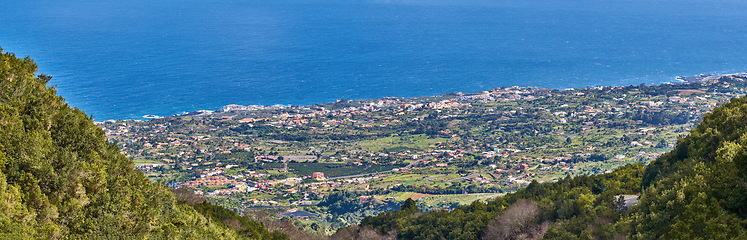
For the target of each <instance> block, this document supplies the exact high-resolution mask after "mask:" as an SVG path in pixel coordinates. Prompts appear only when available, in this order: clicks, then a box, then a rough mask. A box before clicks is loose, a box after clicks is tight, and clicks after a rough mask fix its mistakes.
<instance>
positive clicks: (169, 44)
mask: <svg viewBox="0 0 747 240" xmlns="http://www.w3.org/2000/svg"><path fill="white" fill-rule="evenodd" d="M746 12H747V1H742V0H670V1H660V0H515V1H514V0H492V1H481V0H454V1H446V0H391V1H387V0H381V1H379V0H334V1H329V0H290V1H285V0H223V1H214V0H126V1H121V0H117V1H110V0H45V1H41V0H24V1H15V0H0V47H2V48H4V51H7V52H14V53H16V54H17V55H20V56H26V55H30V56H31V57H32V58H33V59H35V61H36V62H37V63H38V64H39V65H40V70H41V72H43V73H46V74H48V75H52V76H54V78H53V80H52V84H54V85H57V87H58V91H59V94H61V95H62V96H63V97H65V98H66V99H67V101H68V102H69V103H70V104H71V105H73V106H77V107H79V108H81V109H83V110H84V111H86V112H87V113H88V114H91V115H94V116H95V119H96V120H106V119H117V118H124V119H128V118H141V117H142V116H143V115H146V114H155V115H162V116H163V115H172V114H176V113H181V112H183V111H195V110H201V109H218V108H219V107H221V106H223V105H227V104H232V103H235V104H243V105H248V104H260V105H274V104H292V105H308V104H313V103H321V102H331V101H334V100H336V99H340V98H347V99H362V98H379V97H385V96H402V97H410V96H422V95H435V94H441V93H446V92H458V91H462V92H476V91H482V90H487V89H490V88H493V87H500V86H514V85H518V86H538V87H550V88H569V87H586V86H600V85H631V84H632V85H637V84H640V83H646V84H657V83H662V82H668V81H673V80H674V78H675V77H676V76H680V75H695V74H701V73H731V72H745V71H747V24H746V23H747V14H745V13H746Z"/></svg>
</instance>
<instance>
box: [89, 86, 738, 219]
mask: <svg viewBox="0 0 747 240" xmlns="http://www.w3.org/2000/svg"><path fill="white" fill-rule="evenodd" d="M745 89H747V84H745V76H742V75H725V76H721V77H719V78H709V79H707V80H704V81H694V82H691V83H681V84H662V85H656V86H644V85H641V86H627V87H589V88H580V89H566V90H554V89H543V88H534V87H505V88H495V89H492V90H490V91H484V92H480V93H474V94H463V93H451V94H444V95H440V96H430V97H418V98H393V97H390V98H383V99H373V100H345V99H342V100H339V101H337V102H334V103H327V104H317V105H311V106H303V107H300V106H272V107H264V106H241V105H227V106H224V107H223V108H222V109H220V110H217V111H200V112H194V113H189V114H185V115H179V116H172V117H165V118H159V119H152V120H147V121H140V120H125V121H121V120H120V121H105V122H100V123H98V124H99V126H100V127H101V128H102V129H103V130H104V131H105V133H106V136H107V138H109V139H110V141H112V142H114V143H116V144H117V145H118V146H119V147H120V148H121V149H122V153H123V154H126V155H127V156H128V157H130V158H131V159H133V160H134V161H135V164H136V167H137V168H138V169H140V170H141V171H143V172H144V173H146V175H147V176H149V177H150V178H152V179H153V180H156V179H158V180H160V181H162V182H164V183H166V184H168V185H169V186H172V187H188V188H192V189H194V191H195V193H197V194H201V195H204V196H207V197H208V198H209V199H212V201H214V202H216V203H218V204H221V205H222V206H225V207H227V208H230V209H234V210H237V211H245V210H247V209H252V208H258V207H262V208H266V207H279V209H281V210H279V211H280V212H281V213H282V212H285V213H287V212H288V211H298V210H304V211H307V212H311V213H313V214H315V216H319V217H320V218H319V219H317V220H316V221H322V222H325V223H327V224H335V223H336V222H337V223H338V225H342V224H344V223H346V222H349V221H356V219H358V220H359V219H360V218H362V217H363V215H365V214H367V213H369V212H366V211H371V209H374V210H375V209H379V210H381V211H385V210H386V207H385V206H389V205H392V204H391V203H396V202H401V201H404V200H405V199H407V198H412V197H415V198H414V199H416V200H421V201H419V202H420V203H422V204H424V205H428V206H430V207H431V208H432V209H447V210H448V209H449V208H451V207H454V206H458V205H460V204H467V203H469V201H474V200H484V199H487V198H490V197H494V196H497V195H500V194H503V193H507V192H512V191H515V190H517V189H520V188H522V187H524V186H526V185H527V184H529V183H530V182H532V181H538V182H546V181H555V180H557V179H560V178H564V177H566V176H569V175H570V176H575V175H588V174H599V173H605V172H610V171H611V170H613V169H615V168H618V167H620V166H623V165H626V164H633V163H639V162H641V163H647V162H648V161H651V160H653V159H656V158H657V157H658V156H660V155H661V154H663V153H664V152H666V151H668V150H670V149H671V148H672V147H673V146H674V144H675V142H676V140H677V139H678V137H681V136H683V135H686V134H687V133H688V132H689V130H690V129H691V128H692V127H694V126H695V124H697V123H698V121H699V119H700V118H701V117H702V116H703V115H704V114H706V113H707V112H709V111H710V110H711V109H713V108H714V107H716V106H718V105H720V104H722V103H724V102H726V101H728V100H729V99H731V98H733V97H737V96H743V95H744V94H745ZM340 191H344V192H350V194H348V193H346V194H348V195H345V196H348V197H354V198H355V201H357V203H356V206H358V208H355V211H359V212H357V213H356V214H357V215H356V214H354V215H356V216H355V217H351V216H347V215H345V214H327V212H328V211H327V210H325V208H327V207H329V206H330V205H331V204H332V203H330V202H329V201H332V200H331V199H332V198H331V197H330V195H331V194H337V195H339V194H340V193H339V192H340ZM459 195H463V196H473V197H465V198H461V199H460V198H455V196H459ZM377 206H378V207H377ZM282 209H284V210H282Z"/></svg>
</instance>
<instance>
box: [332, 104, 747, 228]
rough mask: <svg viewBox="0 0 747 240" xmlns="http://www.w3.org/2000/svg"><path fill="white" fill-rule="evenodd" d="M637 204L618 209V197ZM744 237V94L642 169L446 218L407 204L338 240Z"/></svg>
mask: <svg viewBox="0 0 747 240" xmlns="http://www.w3.org/2000/svg"><path fill="white" fill-rule="evenodd" d="M624 195H627V198H628V199H629V200H634V199H636V198H637V196H640V198H638V200H639V202H638V203H637V204H633V205H630V204H627V205H626V203H625V196H624ZM372 236H375V237H376V238H392V237H395V236H396V237H397V238H400V239H538V238H544V239H625V238H630V239H747V98H738V99H732V101H731V102H730V103H728V104H726V105H725V106H722V107H719V108H717V109H715V110H714V111H713V113H710V114H707V115H706V116H705V117H704V119H703V121H702V123H701V124H699V125H698V127H697V128H695V129H693V130H692V131H691V133H690V134H689V135H688V136H687V137H684V138H682V139H680V140H679V141H678V144H677V146H676V147H675V149H674V150H673V151H671V152H669V153H667V154H665V155H663V156H661V157H660V158H658V159H657V160H655V161H653V162H652V163H651V164H649V165H648V166H646V167H644V165H643V164H642V163H638V164H635V165H627V166H625V167H622V168H620V169H617V170H615V171H614V172H612V173H608V174H602V175H595V176H578V177H574V178H571V177H566V178H565V179H562V180H559V181H557V182H553V183H538V182H532V183H531V184H530V185H529V186H528V187H526V188H524V189H522V190H519V191H517V192H515V193H512V194H507V195H505V196H502V197H498V198H496V199H494V200H490V201H488V202H487V203H482V202H474V203H472V204H471V205H468V206H464V207H460V208H457V209H455V210H454V211H452V212H447V211H436V212H428V213H421V212H420V211H418V210H417V209H413V206H412V205H410V206H407V207H403V210H400V211H395V212H389V213H384V214H380V215H379V216H375V217H367V218H365V219H363V221H362V222H361V224H360V226H350V227H348V228H344V229H341V230H339V231H338V232H337V233H336V234H335V236H333V237H334V238H337V239H352V238H357V239H367V238H371V237H372Z"/></svg>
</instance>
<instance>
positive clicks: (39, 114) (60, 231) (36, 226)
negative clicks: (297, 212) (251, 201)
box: [0, 49, 285, 239]
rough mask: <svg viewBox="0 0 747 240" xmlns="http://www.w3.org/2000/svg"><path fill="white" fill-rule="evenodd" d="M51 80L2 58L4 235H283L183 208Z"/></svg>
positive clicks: (207, 209) (209, 210) (0, 224)
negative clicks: (71, 104)
mask: <svg viewBox="0 0 747 240" xmlns="http://www.w3.org/2000/svg"><path fill="white" fill-rule="evenodd" d="M0 53H2V50H1V49H0ZM50 79H51V77H50V76H47V75H44V74H40V75H37V65H36V64H35V63H34V62H33V61H32V60H31V59H30V58H28V57H26V58H24V59H20V58H17V57H16V56H15V55H14V54H12V53H2V54H0V239H28V238H32V239H109V238H116V239H146V238H147V239H242V238H254V239H271V238H276V239H277V238H281V239H282V238H285V236H284V235H282V234H279V233H270V232H268V231H267V230H266V229H264V227H263V226H262V225H261V224H258V223H250V222H247V221H248V220H247V219H241V218H239V216H238V215H236V214H235V213H233V212H231V213H233V214H229V213H226V210H222V209H216V207H214V206H210V205H206V204H202V205H200V206H199V207H198V210H199V211H196V210H195V208H193V207H190V206H188V205H185V204H179V203H178V202H177V200H176V198H175V197H174V195H173V194H172V193H171V190H170V189H169V188H167V187H165V186H162V185H160V184H154V183H152V182H151V181H149V180H148V179H147V178H146V177H145V176H144V175H143V174H142V173H141V172H139V171H137V170H135V169H134V168H133V162H132V161H131V160H130V159H128V158H126V157H124V156H123V155H122V154H120V150H119V148H118V147H117V146H116V145H114V144H110V143H109V142H108V141H107V140H106V139H105V138H104V132H103V131H102V130H101V129H99V128H98V127H97V126H96V125H94V123H93V121H92V118H91V117H89V116H87V115H86V114H85V113H84V112H83V111H81V110H79V109H77V108H71V107H70V106H69V105H68V104H67V103H65V101H64V99H63V98H62V97H60V96H58V95H57V94H56V90H55V88H54V87H49V86H47V84H48V83H49V80H50ZM201 213H202V214H201ZM228 218H231V219H236V220H231V221H228V222H232V221H238V222H239V223H240V224H239V225H241V226H246V228H251V229H246V228H245V229H241V230H236V229H235V228H231V227H229V226H227V225H226V224H224V223H223V222H221V221H224V222H226V219H228Z"/></svg>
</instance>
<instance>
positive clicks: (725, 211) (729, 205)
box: [632, 98, 747, 239]
mask: <svg viewBox="0 0 747 240" xmlns="http://www.w3.org/2000/svg"><path fill="white" fill-rule="evenodd" d="M642 186H643V188H645V189H646V190H645V191H644V193H643V196H642V197H641V201H640V205H639V206H638V210H637V211H636V213H635V214H634V215H633V224H634V229H633V235H632V236H633V237H634V238H636V239H653V238H660V237H663V238H668V239H687V238H702V239H736V238H741V239H745V238H747V235H746V234H747V233H745V229H747V98H738V99H732V101H731V102H730V103H728V104H726V105H725V106H723V107H719V108H717V109H715V110H714V111H713V113H711V114H707V115H706V116H705V117H704V118H703V121H702V122H701V124H700V125H698V127H696V128H695V129H693V130H692V131H691V132H690V135H689V136H687V137H686V138H684V139H681V140H680V141H678V143H677V147H676V148H675V149H674V150H673V151H671V152H669V153H667V154H665V155H663V156H661V157H660V158H659V159H657V160H655V161H653V162H651V164H649V166H648V167H647V169H646V172H645V174H644V178H643V184H642Z"/></svg>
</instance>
